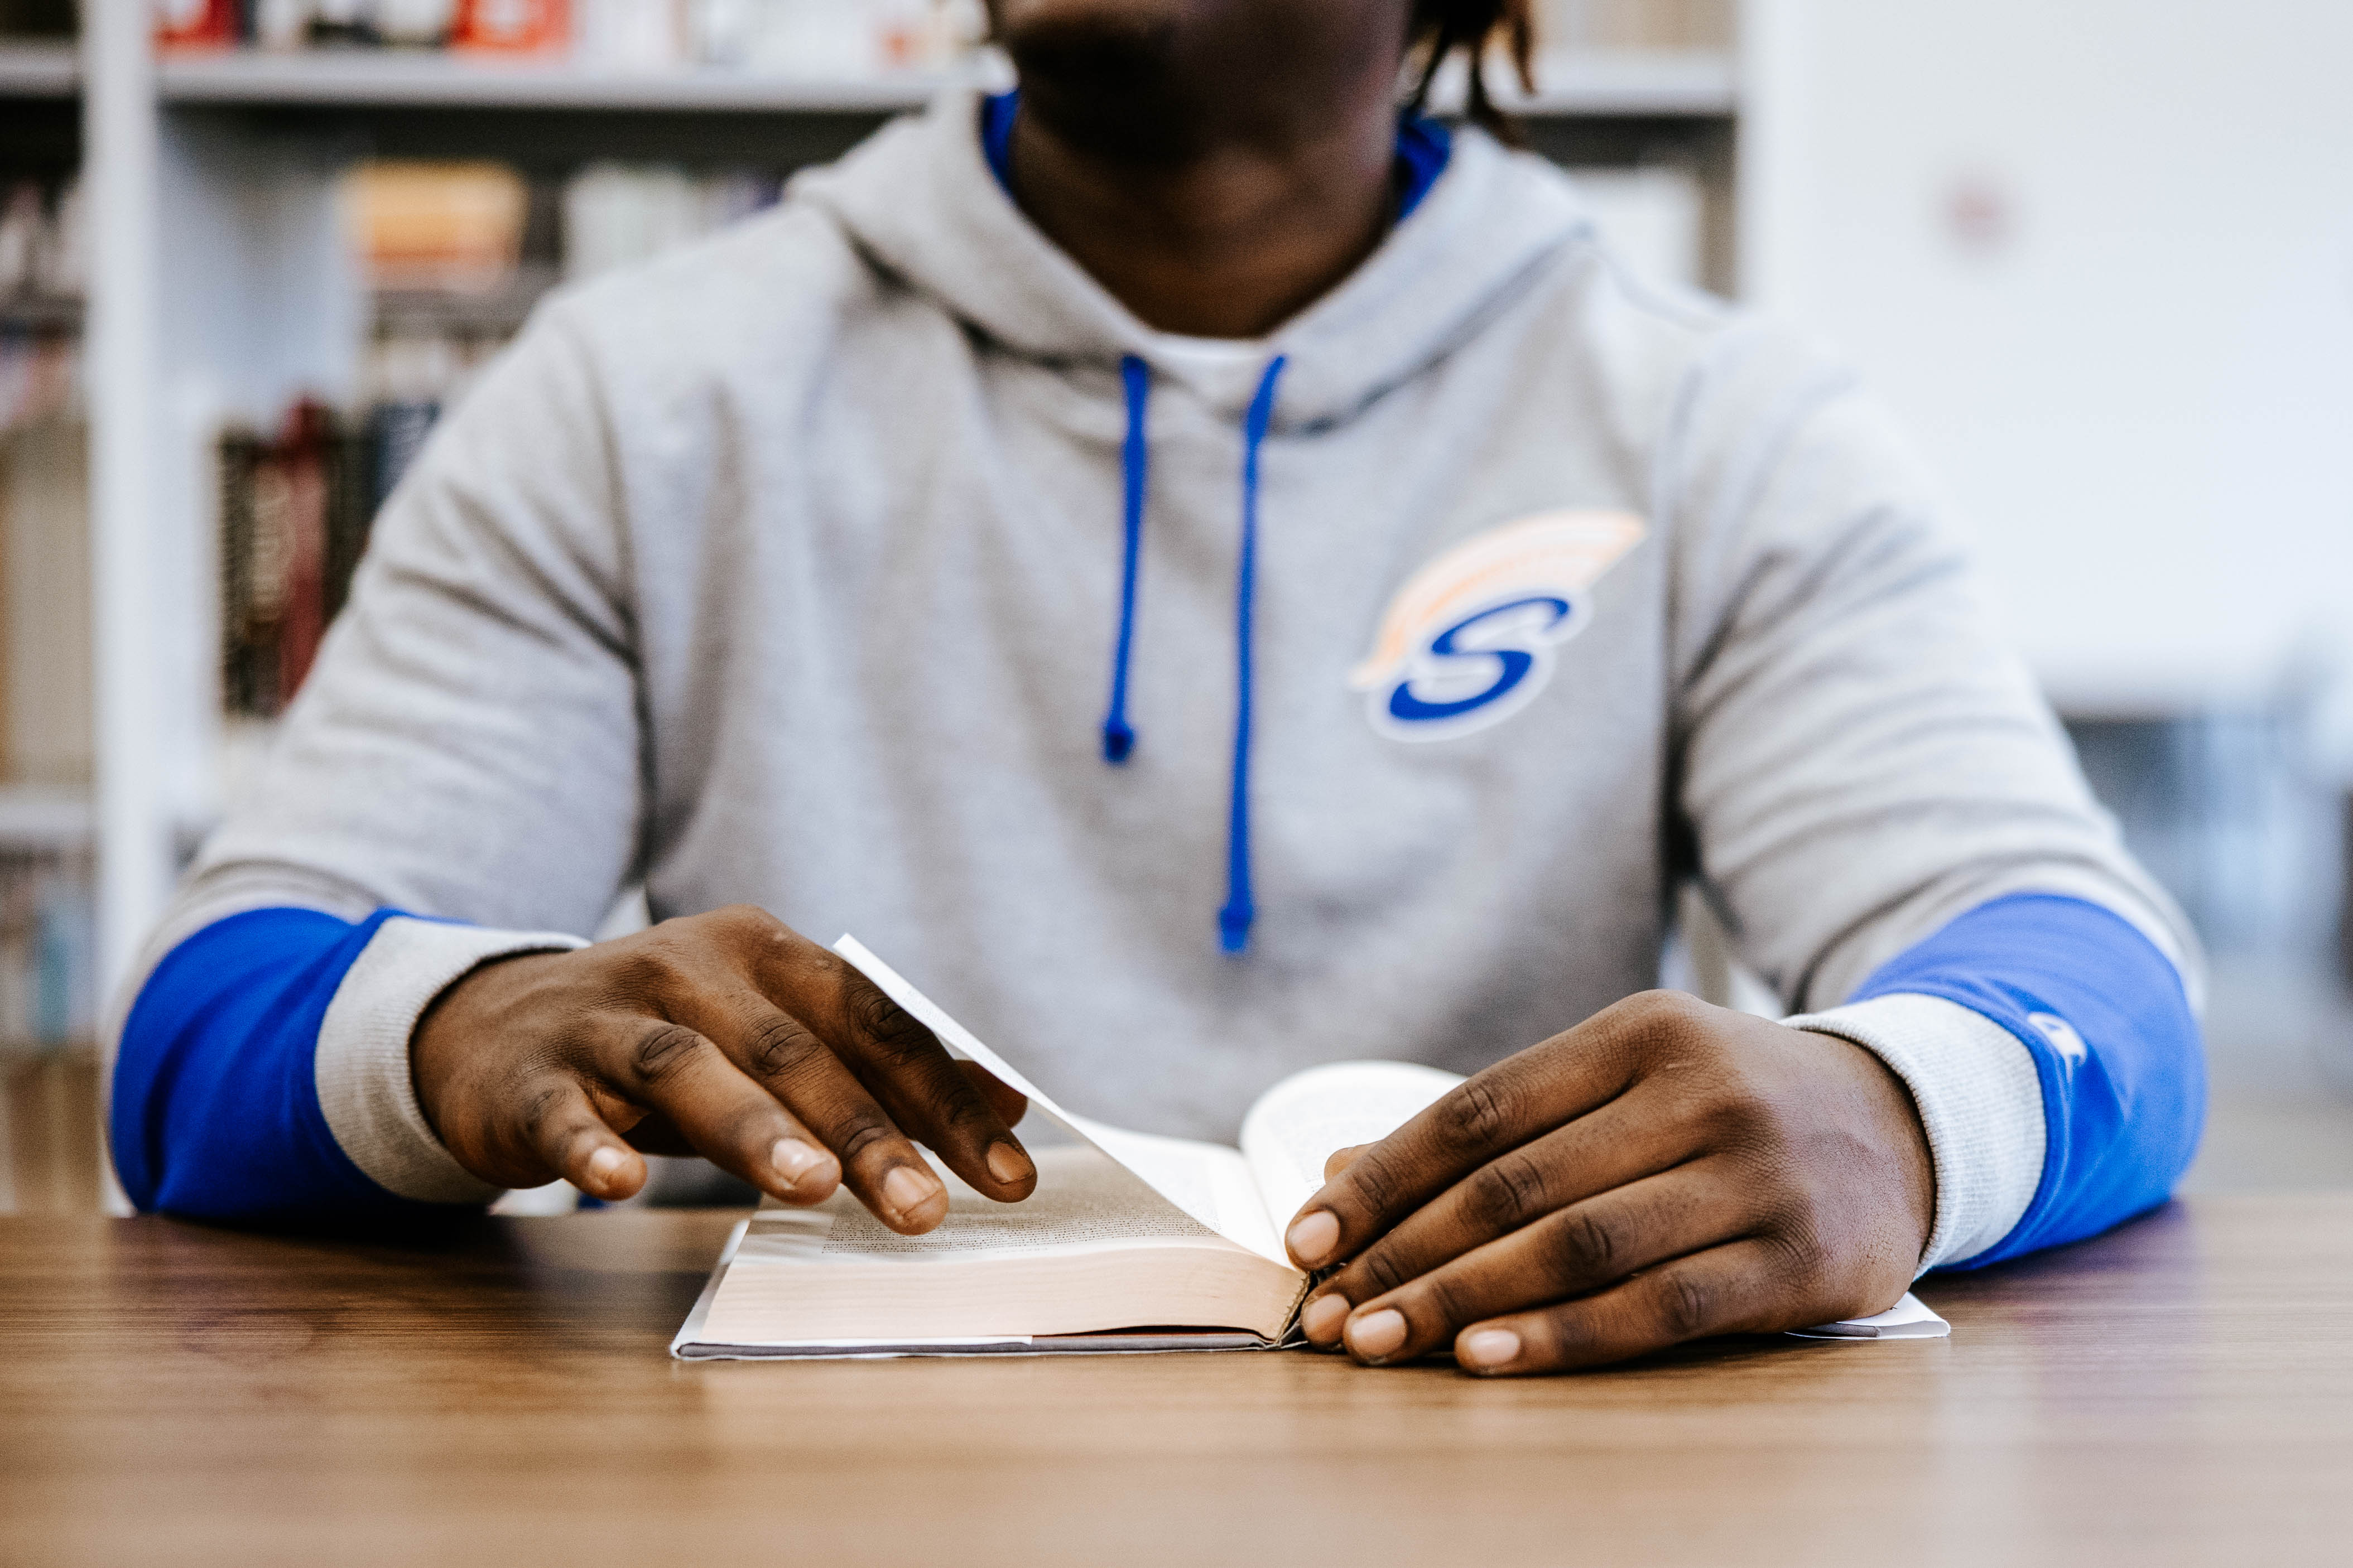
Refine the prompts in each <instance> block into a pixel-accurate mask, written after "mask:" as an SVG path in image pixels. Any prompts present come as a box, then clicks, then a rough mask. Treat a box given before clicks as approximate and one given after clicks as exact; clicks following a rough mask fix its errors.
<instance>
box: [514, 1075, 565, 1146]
mask: <svg viewBox="0 0 2353 1568" xmlns="http://www.w3.org/2000/svg"><path fill="white" fill-rule="evenodd" d="M571 1103H572V1093H571V1089H570V1087H569V1086H568V1085H566V1084H565V1083H564V1082H563V1081H562V1080H561V1079H548V1080H546V1081H544V1082H543V1083H541V1084H539V1085H538V1086H536V1087H535V1088H533V1089H529V1090H527V1091H526V1092H525V1093H524V1095H523V1098H522V1104H521V1105H519V1106H518V1107H516V1110H515V1120H516V1123H517V1125H518V1126H519V1127H520V1128H521V1129H522V1135H523V1137H524V1138H525V1139H527V1140H528V1141H529V1142H531V1143H533V1145H534V1146H544V1144H545V1142H546V1141H547V1138H548V1135H549V1134H550V1133H553V1132H559V1131H563V1130H564V1127H563V1124H564V1123H568V1122H569V1121H571V1118H570V1117H569V1116H568V1115H566V1114H565V1113H566V1111H567V1110H569V1109H570V1107H571Z"/></svg>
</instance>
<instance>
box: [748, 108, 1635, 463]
mask: <svg viewBox="0 0 2353 1568" xmlns="http://www.w3.org/2000/svg"><path fill="white" fill-rule="evenodd" d="M981 102H982V100H981V98H980V97H979V95H978V94H976V93H974V92H970V91H957V92H952V93H949V94H945V95H944V96H943V97H941V98H940V99H939V100H936V101H935V102H934V104H933V106H932V107H931V109H930V110H928V111H927V112H925V113H924V114H923V115H922V116H921V117H919V118H915V119H911V120H907V121H901V122H900V123H898V124H895V125H893V126H892V127H890V128H889V129H887V130H885V131H883V132H881V134H879V135H878V136H876V137H875V138H874V139H873V140H871V142H867V143H866V144H865V145H864V146H863V147H861V148H860V149H859V150H858V151H856V152H855V153H851V154H850V155H849V157H848V158H846V159H844V160H843V161H842V162H840V163H836V164H832V165H829V166H828V167H826V168H823V169H818V170H813V171H811V172H809V173H808V174H803V175H801V176H800V177H799V178H798V179H797V181H796V182H795V184H794V188H793V194H794V195H795V196H796V197H797V199H799V200H802V201H806V202H808V203H810V204H811V205H815V206H817V207H818V208H820V209H822V210H823V211H825V212H827V213H828V214H829V215H830V216H832V217H833V218H834V219H835V221H837V222H838V223H839V224H840V226H841V227H842V228H843V230H844V231H845V232H846V233H847V234H848V235H849V238H850V240H851V242H852V243H853V244H855V245H856V246H857V247H859V248H860V250H861V251H863V252H864V253H865V254H866V255H868V256H869V257H870V258H872V259H873V261H874V262H875V263H876V264H877V265H879V266H880V267H881V268H884V269H886V270H887V271H889V272H891V273H892V274H894V275H896V276H897V277H898V278H900V279H902V280H903V281H904V282H905V283H906V284H907V285H908V286H909V287H911V288H913V289H918V290H920V291H921V292H923V293H924V294H926V295H928V296H930V297H931V298H932V299H933V300H936V301H937V302H938V303H939V305H940V306H941V307H942V308H943V309H944V310H947V311H948V312H949V313H950V314H951V315H954V316H955V317H957V318H958V319H960V320H961V321H965V323H967V324H968V325H970V326H971V327H972V328H973V329H974V330H976V331H978V332H980V333H981V334H983V335H984V336H985V337H986V338H987V339H988V340H990V341H991V342H994V343H996V344H997V346H998V347H999V348H1001V349H1003V350H1004V351H1006V352H1008V353H1016V354H1020V355H1023V356H1025V357H1027V358H1029V359H1033V360H1038V361H1041V362H1047V363H1085V364H1092V365H1097V366H1102V367H1113V366H1116V365H1117V364H1118V363H1119V362H1120V361H1122V360H1123V359H1125V358H1128V357H1130V356H1133V357H1135V358H1139V359H1142V360H1143V361H1145V363H1148V364H1150V365H1151V366H1152V369H1153V371H1154V373H1155V374H1156V375H1161V376H1165V377H1166V378H1167V379H1170V380H1173V381H1178V382H1182V383H1185V384H1187V385H1188V386H1192V387H1193V389H1194V390H1195V391H1196V392H1198V393H1199V394H1200V395H1203V396H1205V397H1208V398H1210V399H1211V400H1212V401H1213V402H1215V403H1219V404H1222V405H1224V412H1226V413H1227V414H1229V415H1230V416H1232V417H1234V418H1237V419H1239V418H1240V417H1241V416H1243V414H1244V412H1245V410H1246V408H1247V406H1248V403H1249V398H1248V395H1247V394H1246V393H1245V394H1241V395H1237V394H1236V393H1235V392H1234V390H1233V389H1231V388H1215V389H1213V388H1210V387H1208V386H1205V385H1198V384H1195V383H1194V382H1193V380H1192V378H1191V377H1190V375H1189V374H1188V371H1189V367H1188V366H1187V365H1185V364H1183V363H1176V362H1172V361H1166V360H1165V359H1164V358H1162V357H1158V356H1156V355H1155V344H1156V340H1157V334H1156V333H1155V332H1154V331H1153V330H1152V329H1151V328H1150V327H1148V326H1146V325H1145V323H1144V322H1142V321H1138V320H1137V319H1136V318H1135V316H1134V314H1133V313H1132V312H1131V311H1129V310H1127V308H1126V307H1125V306H1124V305H1122V304H1121V303H1120V302H1119V301H1118V300H1115V299H1113V297H1112V296H1111V294H1110V293H1109V292H1108V291H1107V290H1105V289H1103V286H1102V285H1101V284H1100V283H1097V282H1096V281H1095V280H1094V279H1092V277H1090V276H1088V275H1087V273H1086V272H1085V271H1084V270H1083V269H1082V268H1080V267H1079V265H1078V264H1077V263H1076V262H1074V261H1072V260H1071V258H1069V257H1068V256H1066V255H1064V254H1063V253H1062V251H1061V250H1060V248H1058V247H1056V246H1055V245H1054V243H1053V242H1052V241H1051V240H1050V239H1048V238H1047V237H1045V236H1044V235H1043V234H1041V233H1039V230H1038V229H1037V227H1036V226H1034V225H1032V224H1031V223H1030V221H1029V218H1028V217H1027V216H1024V215H1023V214H1022V212H1021V210H1020V209H1019V208H1018V207H1017V206H1016V205H1014V204H1013V201H1012V198H1011V197H1010V196H1008V195H1007V194H1006V191H1005V189H1004V187H1003V186H1002V185H1001V184H999V183H998V181H997V178H996V176H995V174H993V173H992V171H991V170H990V168H989V166H988V162H987V155H986V153H985V152H984V150H983V147H982V144H981ZM1590 233H1591V220H1590V218H1589V216H1588V214H1587V212H1586V211H1585V209H1584V208H1583V207H1582V205H1580V204H1579V203H1578V202H1577V198H1576V196H1575V195H1574V194H1573V193H1572V192H1571V191H1570V189H1569V188H1568V186H1567V183H1566V182H1565V181H1563V180H1561V179H1560V177H1559V175H1558V173H1557V171H1555V170H1553V169H1552V168H1551V167H1550V166H1549V165H1547V164H1545V163H1541V162H1540V161H1537V160H1535V159H1534V158H1532V157H1530V156H1528V155H1526V154H1523V153H1511V152H1507V151H1506V150H1504V148H1503V147H1501V146H1499V145H1498V144H1497V143H1496V142H1494V140H1493V138H1491V137H1489V136H1487V135H1486V134H1485V133H1483V132H1479V131H1477V130H1475V129H1470V128H1465V129H1462V130H1459V131H1457V132H1455V133H1454V138H1453V153H1452V155H1451V158H1450V159H1449V160H1448V163H1447V166H1446V169H1445V171H1444V172H1443V173H1442V174H1440V175H1439V177H1438V179H1437V182H1436V183H1435V184H1433V185H1432V186H1431V187H1430V193H1429V195H1427V196H1426V197H1425V198H1424V199H1423V200H1422V201H1421V203H1420V204H1419V205H1418V206H1417V207H1416V208H1415V209H1414V210H1413V212H1412V213H1411V215H1410V216H1408V217H1407V218H1406V219H1405V220H1404V221H1403V222H1401V223H1399V224H1398V226H1396V227H1395V228H1394V229H1393V230H1391V232H1390V233H1389V235H1388V237H1387V238H1386V239H1385V240H1384V241H1383V242H1382V243H1381V245H1380V247H1379V248H1377V250H1375V251H1374V252H1373V254H1372V255H1371V256H1370V257H1369V258H1366V260H1365V262H1364V263H1363V264H1362V265H1361V266H1359V267H1358V268H1356V271H1355V272H1353V273H1351V274H1350V275H1349V276H1348V277H1347V279H1345V280H1344V281H1343V282H1342V283H1341V284H1340V285H1339V287H1338V288H1336V289H1333V290H1332V291H1331V292H1330V293H1329V294H1327V295H1325V296H1324V298H1323V299H1321V300H1317V301H1316V302H1315V303H1314V304H1313V305H1311V306H1309V307H1308V308H1307V309H1306V310H1303V311H1302V312H1300V314H1298V315H1297V316H1295V317H1293V319H1292V320H1290V321H1286V322H1285V323H1283V324H1282V326H1281V327H1279V328H1277V329H1276V330H1275V331H1273V332H1271V333H1270V334H1268V336H1267V339H1266V341H1265V347H1266V352H1267V355H1268V357H1269V359H1272V358H1274V357H1276V356H1281V357H1282V358H1283V359H1285V360H1286V361H1287V362H1288V365H1287V368H1286V369H1285V371H1284V373H1283V383H1282V398H1281V400H1280V403H1279V405H1277V407H1276V409H1275V411H1274V415H1273V421H1272V428H1274V429H1275V430H1278V431H1293V430H1297V429H1302V428H1307V427H1312V426H1318V425H1324V424H1331V423H1336V422H1340V421H1344V420H1345V419H1347V418H1349V417H1350V416H1352V415H1354V414H1355V413H1356V412H1357V411H1359V410H1360V409H1362V408H1363V407H1365V406H1366V405H1367V404H1369V403H1371V402H1373V401H1374V400H1375V399H1377V398H1378V397H1379V396H1380V395H1382V394H1383V393H1384V392H1387V391H1388V390H1389V389H1390V388H1392V387H1394V386H1396V385H1398V384H1400V383H1402V382H1404V381H1406V380H1407V379H1409V377H1411V376H1412V375H1413V374H1415V373H1416V372H1418V371H1419V370H1421V369H1423V368H1424V367H1425V366H1427V365H1428V364H1429V363H1430V362H1431V361H1433V360H1435V359H1437V358H1439V357H1440V355H1442V354H1444V353H1446V352H1447V351H1448V350H1449V349H1450V348H1451V347H1452V346H1453V345H1455V344H1456V343H1458V342H1461V340H1462V339H1464V338H1465V337H1467V336H1468V335H1470V334H1471V333H1472V331H1474V330H1475V329H1476V327H1477V326H1478V324H1479V322H1480V321H1481V320H1482V318H1483V317H1484V316H1486V315H1487V314H1488V313H1490V312H1491V311H1493V310H1496V309H1498V308H1500V307H1501V306H1502V305H1503V304H1504V303H1506V302H1507V301H1508V300H1510V298H1511V297H1512V295H1513V294H1514V291H1515V289H1518V288H1520V287H1522V286H1524V285H1525V283H1526V282H1527V281H1529V280H1530V279H1533V278H1534V277H1535V275H1536V274H1537V273H1538V271H1539V270H1540V269H1541V268H1542V266H1543V264H1544V262H1545V261H1546V258H1549V257H1550V256H1551V255H1552V254H1553V253H1554V252H1555V251H1556V249H1558V248H1559V247H1561V246H1562V245H1564V244H1567V243H1569V242H1571V241H1574V240H1577V239H1579V238H1582V237H1587V236H1588V235H1589V234H1590Z"/></svg>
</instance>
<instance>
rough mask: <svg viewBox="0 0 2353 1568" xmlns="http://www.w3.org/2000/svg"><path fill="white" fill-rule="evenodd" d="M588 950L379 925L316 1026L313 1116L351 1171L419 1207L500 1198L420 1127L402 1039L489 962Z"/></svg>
mask: <svg viewBox="0 0 2353 1568" xmlns="http://www.w3.org/2000/svg"><path fill="white" fill-rule="evenodd" d="M586 945H587V943H586V942H582V941H581V940H580V939H579V938H578V937H576V936H565V935H561V934H559V933H556V932H553V931H485V930H483V929H482V928H481V927H480V926H467V925H446V924H443V923H441V922H440V921H423V920H414V919H409V918H406V917H396V918H395V919H392V920H388V921H385V922H384V924H383V925H382V926H381V927H380V928H378V930H377V931H376V933H375V938H374V939H373V940H371V941H370V942H368V944H367V946H366V947H365V948H364V949H363V950H361V952H360V955H359V957H358V959H357V960H355V961H354V962H353V964H352V966H351V968H350V969H349V970H347V971H345V972H344V974H343V983H342V984H340V985H338V986H337V987H336V989H335V996H334V1000H333V1001H332V1002H330V1003H329V1004H328V1005H327V1016H326V1017H325V1019H324V1020H323V1021H322V1023H321V1024H320V1026H319V1048H318V1054H317V1058H316V1065H315V1068H314V1069H313V1070H314V1071H315V1072H316V1073H317V1075H318V1084H319V1108H320V1110H322V1111H324V1112H325V1113H326V1118H327V1127H328V1130H329V1131H332V1132H333V1133H334V1135H335V1142H337V1143H339V1144H341V1145H342V1146H343V1152H344V1153H345V1154H347V1155H349V1156H350V1157H351V1161H352V1163H353V1164H354V1165H357V1166H358V1167H359V1168H360V1170H361V1171H362V1172H363V1173H365V1174H366V1176H367V1177H368V1179H369V1180H370V1181H373V1182H374V1183H375V1184H377V1185H378V1186H380V1187H383V1188H384V1189H385V1190H386V1191H387V1192H391V1193H395V1194H398V1195H400V1196H401V1197H404V1198H414V1199H416V1200H417V1201H418V1202H420V1203H428V1204H478V1203H483V1202H487V1201H488V1200H490V1199H491V1198H494V1197H496V1196H498V1194H499V1192H500V1189H499V1188H497V1187H494V1186H492V1185H491V1184H489V1183H487V1182H485V1181H483V1180H481V1179H480V1177H478V1176H476V1175H475V1174H473V1173H471V1172H470V1171H468V1170H467V1169H466V1168H465V1167H464V1166H463V1165H460V1164H459V1163H458V1162H457V1159H456V1158H455V1157H454V1156H453V1155H451V1154H450V1152H449V1151H448V1150H447V1149H445V1148H443V1147H442V1145H441V1141H440V1140H439V1139H438V1138H436V1137H435V1136H434V1135H433V1129H432V1128H431V1127H430V1126H429V1125H427V1122H426V1120H425V1111H424V1108H423V1107H421V1106H419V1105H418V1104H417V1087H416V1083H415V1080H414V1079H412V1078H411V1077H410V1075H409V1066H408V1041H409V1037H410V1036H411V1035H412V1034H414V1033H415V1032H416V1029H417V1019H418V1018H419V1017H421V1016H423V1015H424V1012H425V1009H426V1008H427V1006H429V1005H431V1004H432V1001H433V999H434V998H435V997H437V996H438V995H440V994H441V993H442V992H443V991H445V990H447V989H448V987H449V985H450V984H452V983H453V982H455V981H457V980H458V979H459V978H460V977H461V976H463V975H464V974H466V973H468V972H469V971H470V970H472V969H474V968H476V967H477V966H479V965H480V964H482V963H487V962H489V961H490V960H491V959H493V958H508V957H512V956H514V955H516V954H518V953H525V952H562V951H566V950H569V949H572V948H575V947H586Z"/></svg>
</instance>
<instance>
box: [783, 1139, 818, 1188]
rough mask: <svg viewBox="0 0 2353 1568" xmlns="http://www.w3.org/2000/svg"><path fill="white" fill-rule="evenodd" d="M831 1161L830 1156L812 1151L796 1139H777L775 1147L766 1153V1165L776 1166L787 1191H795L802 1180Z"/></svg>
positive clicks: (816, 1150)
mask: <svg viewBox="0 0 2353 1568" xmlns="http://www.w3.org/2000/svg"><path fill="white" fill-rule="evenodd" d="M832 1160H833V1156H832V1155H830V1154H828V1153H826V1152H824V1151H823V1150H821V1149H812V1148H810V1147H809V1146H808V1145H807V1144H806V1143H804V1142H801V1141H800V1140H799V1139H797V1138H779V1139H777V1140H776V1147H775V1148H773V1149H771V1150H769V1151H768V1163H770V1164H772V1165H774V1166H776V1174H777V1175H779V1176H781V1177H783V1178H784V1183H785V1186H786V1189H787V1190H795V1189H797V1188H798V1187H799V1186H800V1184H801V1182H802V1180H803V1178H805V1177H807V1176H810V1175H813V1174H815V1173H817V1172H818V1171H820V1170H823V1169H824V1168H825V1167H826V1166H827V1165H828V1164H829V1163H832Z"/></svg>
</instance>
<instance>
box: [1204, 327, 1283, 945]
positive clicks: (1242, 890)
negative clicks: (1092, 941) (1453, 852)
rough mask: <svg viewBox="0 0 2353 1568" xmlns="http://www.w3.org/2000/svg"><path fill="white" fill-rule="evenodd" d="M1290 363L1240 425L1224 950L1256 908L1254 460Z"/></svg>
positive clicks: (1243, 935)
mask: <svg viewBox="0 0 2353 1568" xmlns="http://www.w3.org/2000/svg"><path fill="white" fill-rule="evenodd" d="M1288 363H1290V361H1289V360H1288V359H1287V358H1286V357H1285V356H1283V355H1282V354H1277V355H1275V357H1274V359H1273V361H1272V362H1271V363H1269V364H1268V365H1267V367H1266V374H1264V375H1262V376H1261V377H1260V378H1259V384H1258V395H1257V396H1255V397H1253V398H1251V399H1250V418H1249V420H1248V422H1247V423H1246V424H1245V425H1244V426H1242V549H1241V564H1240V566H1239V567H1238V568H1237V569H1236V571H1235V574H1234V784H1233V799H1232V802H1231V805H1230V806H1229V811H1228V814H1227V817H1226V907H1225V908H1224V909H1222V910H1219V911H1218V940H1219V942H1220V943H1221V944H1222V945H1223V946H1224V948H1225V950H1226V951H1227V952H1232V953H1239V952H1241V951H1242V950H1243V949H1244V948H1246V947H1248V946H1249V945H1250V924H1251V922H1252V921H1256V920H1257V919H1258V904H1257V902H1256V900H1253V899H1252V898H1251V897H1250V619H1251V612H1252V610H1253V609H1254V608H1255V607H1256V602H1257V598H1258V456H1259V448H1260V447H1263V446H1265V445H1266V431H1267V426H1269V425H1271V424H1272V423H1273V421H1274V386H1275V383H1276V382H1278V381H1280V380H1281V379H1282V367H1283V366H1284V365H1286V364H1288Z"/></svg>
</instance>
